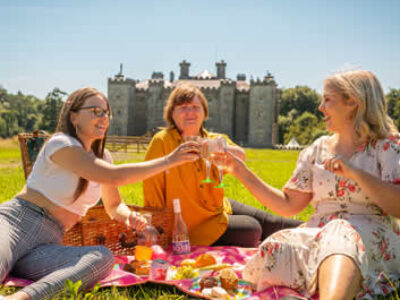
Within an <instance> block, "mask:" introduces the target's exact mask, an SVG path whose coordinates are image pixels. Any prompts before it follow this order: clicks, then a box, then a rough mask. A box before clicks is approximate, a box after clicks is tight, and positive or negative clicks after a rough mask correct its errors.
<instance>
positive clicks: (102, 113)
mask: <svg viewBox="0 0 400 300" xmlns="http://www.w3.org/2000/svg"><path fill="white" fill-rule="evenodd" d="M84 109H88V110H90V111H91V112H92V114H93V115H94V116H95V117H97V118H102V117H107V118H109V119H111V113H110V111H109V110H108V109H102V108H101V107H98V106H85V107H80V108H79V109H78V110H84Z"/></svg>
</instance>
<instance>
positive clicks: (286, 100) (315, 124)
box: [278, 86, 325, 145]
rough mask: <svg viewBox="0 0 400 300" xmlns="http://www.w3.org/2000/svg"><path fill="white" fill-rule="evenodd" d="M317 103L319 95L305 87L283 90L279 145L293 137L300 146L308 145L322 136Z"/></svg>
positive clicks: (322, 127)
mask: <svg viewBox="0 0 400 300" xmlns="http://www.w3.org/2000/svg"><path fill="white" fill-rule="evenodd" d="M319 103H320V95H319V94H318V93H317V92H316V91H315V90H312V89H310V88H309V87H307V86H296V87H294V88H289V89H284V90H283V91H282V93H281V102H280V115H279V118H278V124H279V143H281V144H286V143H288V142H289V141H290V139H291V138H292V137H294V138H295V139H296V140H297V142H298V143H299V144H300V145H308V144H311V143H312V142H313V141H314V139H315V138H317V137H319V136H321V135H322V134H324V133H325V130H324V127H325V126H324V125H323V126H322V123H320V120H321V116H322V114H321V113H320V112H319V111H318V105H319ZM304 130H305V131H304Z"/></svg>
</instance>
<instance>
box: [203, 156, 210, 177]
mask: <svg viewBox="0 0 400 300" xmlns="http://www.w3.org/2000/svg"><path fill="white" fill-rule="evenodd" d="M204 161H205V163H206V178H207V179H209V178H210V168H211V162H210V161H209V160H208V159H205V160H204Z"/></svg>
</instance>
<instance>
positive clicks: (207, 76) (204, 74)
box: [194, 70, 215, 79]
mask: <svg viewBox="0 0 400 300" xmlns="http://www.w3.org/2000/svg"><path fill="white" fill-rule="evenodd" d="M194 78H196V79H212V78H215V75H214V74H212V73H211V72H210V71H208V70H204V71H203V72H201V73H199V74H197V75H196V76H194Z"/></svg>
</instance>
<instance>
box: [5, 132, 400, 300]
mask: <svg viewBox="0 0 400 300" xmlns="http://www.w3.org/2000/svg"><path fill="white" fill-rule="evenodd" d="M246 155H247V165H248V166H249V167H250V168H251V169H252V170H253V171H254V172H255V173H256V174H257V175H258V176H260V177H261V178H262V179H263V180H264V181H266V182H268V183H269V184H271V185H272V186H274V187H276V188H279V189H280V188H282V186H283V185H284V184H285V183H286V181H287V180H288V179H289V177H290V175H291V173H292V172H293V170H294V168H295V165H296V160H297V156H298V152H297V151H284V150H266V149H246ZM113 157H114V160H115V163H123V162H137V161H142V160H143V158H144V153H138V154H136V153H132V154H125V153H114V154H113ZM224 181H225V183H226V184H227V187H226V188H225V192H226V196H227V197H228V198H232V199H235V200H238V201H242V202H244V203H246V204H249V205H252V206H254V207H257V208H259V209H265V208H264V207H263V206H262V205H261V204H260V203H259V202H258V201H257V200H256V199H255V198H254V197H253V196H252V195H251V194H250V193H249V192H248V191H247V190H246V189H245V188H244V187H243V186H242V184H241V183H240V182H239V181H238V180H237V179H236V178H235V177H233V176H232V175H226V177H225V179H224ZM24 184H25V179H24V175H23V169H22V165H21V157H20V152H19V147H18V141H17V140H16V139H9V140H4V141H1V140H0V203H2V202H4V201H7V200H9V199H11V198H12V197H13V196H14V195H15V194H16V193H17V192H18V191H19V190H20V189H21V188H22V187H23V185H24ZM120 192H121V195H122V198H123V199H124V201H126V202H127V203H129V204H137V205H143V196H142V184H141V183H137V184H133V185H129V186H124V187H121V188H120ZM312 212H313V209H312V207H311V206H309V207H307V208H306V209H305V210H304V211H303V212H302V213H300V214H299V215H296V216H294V218H296V219H299V220H304V221H306V220H307V219H308V217H309V216H310V214H311V213H312ZM14 291H15V289H13V288H11V289H10V288H1V287H0V295H1V294H8V293H12V292H14ZM81 296H82V298H84V295H81ZM92 298H95V299H193V297H189V296H187V295H185V294H182V293H181V292H180V291H179V290H177V289H175V288H171V287H167V286H165V287H163V286H160V285H154V284H145V285H142V286H135V287H129V288H121V289H102V290H100V291H97V292H95V293H94V295H93V294H91V293H89V294H87V295H86V299H92ZM60 299H66V297H65V296H60ZM381 299H399V298H398V297H397V298H395V297H386V298H381Z"/></svg>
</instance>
